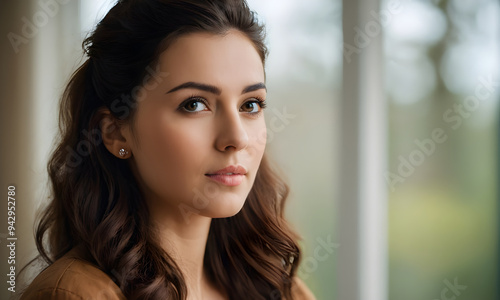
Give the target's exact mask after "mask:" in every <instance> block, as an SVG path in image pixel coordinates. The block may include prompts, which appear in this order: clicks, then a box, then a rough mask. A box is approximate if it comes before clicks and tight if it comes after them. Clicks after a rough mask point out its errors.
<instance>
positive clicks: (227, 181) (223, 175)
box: [205, 165, 247, 186]
mask: <svg viewBox="0 0 500 300" xmlns="http://www.w3.org/2000/svg"><path fill="white" fill-rule="evenodd" d="M246 173H247V170H246V169H245V167H243V166H241V165H237V166H228V167H226V168H224V169H220V170H218V171H214V172H210V173H208V174H205V176H207V177H208V178H210V179H212V180H214V181H217V182H219V183H222V184H224V185H227V186H237V185H240V184H241V183H242V182H243V179H244V178H245V174H246Z"/></svg>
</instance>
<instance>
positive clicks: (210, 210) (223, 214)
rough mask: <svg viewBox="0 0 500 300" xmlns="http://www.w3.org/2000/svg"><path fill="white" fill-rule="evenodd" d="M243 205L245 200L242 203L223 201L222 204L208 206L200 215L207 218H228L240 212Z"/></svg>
mask: <svg viewBox="0 0 500 300" xmlns="http://www.w3.org/2000/svg"><path fill="white" fill-rule="evenodd" d="M244 204H245V200H243V201H241V200H240V201H236V200H232V201H223V203H214V205H210V206H209V207H207V208H206V209H205V210H203V211H202V212H201V214H202V215H204V216H206V217H209V218H213V219H216V218H229V217H232V216H234V215H236V214H237V213H239V212H240V211H241V209H242V208H243V205H244Z"/></svg>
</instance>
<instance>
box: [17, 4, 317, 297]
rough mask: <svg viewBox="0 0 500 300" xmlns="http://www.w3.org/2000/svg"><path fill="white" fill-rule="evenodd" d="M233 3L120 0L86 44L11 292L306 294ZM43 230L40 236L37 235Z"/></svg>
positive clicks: (251, 40) (260, 79) (261, 98)
mask: <svg viewBox="0 0 500 300" xmlns="http://www.w3.org/2000/svg"><path fill="white" fill-rule="evenodd" d="M263 35H264V31H263V27H262V26H261V25H259V24H258V23H257V21H256V19H255V17H254V14H253V13H252V12H251V11H250V10H249V9H248V7H247V4H246V3H245V2H244V0H224V1H221V0H209V1H207V0H182V1H181V0H122V1H119V2H118V3H117V4H116V5H115V6H114V7H113V8H112V9H111V10H110V11H109V13H108V14H107V15H106V16H105V17H104V19H103V20H102V21H101V22H100V23H99V24H98V26H97V28H96V29H95V31H94V32H93V34H92V35H91V36H90V37H89V38H88V39H87V40H86V41H85V42H84V47H85V49H86V53H87V55H88V57H89V58H88V60H86V61H85V62H84V63H83V65H82V66H81V67H80V68H79V69H78V70H77V71H76V72H75V73H74V75H73V77H72V79H71V80H70V82H69V84H68V86H67V89H66V91H65V94H64V95H63V99H62V102H61V108H60V129H61V141H60V143H59V144H58V146H57V148H56V149H55V151H54V153H53V155H52V157H51V160H50V162H49V165H48V170H49V175H50V179H51V183H52V190H53V199H52V202H51V203H50V205H49V206H48V208H47V209H46V210H45V211H44V214H43V216H42V218H41V220H40V222H39V224H38V227H37V232H36V243H37V247H38V249H39V252H40V255H41V257H42V258H44V259H45V261H47V262H48V263H49V267H48V268H46V269H45V270H44V271H43V272H42V273H41V274H39V275H38V277H37V278H36V279H35V280H34V281H33V282H32V283H31V285H30V286H29V287H28V289H27V290H26V291H25V293H24V294H23V297H22V299H252V300H253V299H313V296H312V294H311V292H310V291H309V290H308V289H307V288H306V287H305V286H304V284H303V283H302V282H301V281H300V280H298V279H297V278H296V276H295V273H296V269H297V266H298V262H299V259H300V251H299V248H298V245H297V242H296V236H295V234H294V233H293V232H292V231H291V230H290V228H289V226H288V225H287V223H286V222H285V220H284V218H283V208H284V203H285V199H286V196H287V193H288V188H287V186H286V185H285V184H284V183H283V182H282V181H281V180H280V178H279V177H278V176H277V175H276V174H275V173H274V172H273V171H272V169H271V168H270V165H269V163H268V161H267V160H266V158H265V155H264V150H265V144H266V126H265V122H264V115H263V109H264V108H265V98H266V86H265V73H264V62H265V58H266V54H267V51H266V47H265V45H264V43H263V38H264V37H263ZM45 235H48V245H45V244H44V243H43V240H44V236H45Z"/></svg>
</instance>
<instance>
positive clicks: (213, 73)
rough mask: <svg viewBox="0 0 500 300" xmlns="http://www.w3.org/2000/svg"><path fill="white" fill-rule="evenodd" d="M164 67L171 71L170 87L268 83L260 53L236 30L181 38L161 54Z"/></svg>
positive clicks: (193, 34) (166, 70)
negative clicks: (200, 83)
mask: <svg viewBox="0 0 500 300" xmlns="http://www.w3.org/2000/svg"><path fill="white" fill-rule="evenodd" d="M160 68H161V69H162V71H164V72H168V74H169V77H168V78H169V81H170V83H169V85H170V84H171V85H174V84H178V83H182V82H185V81H199V82H203V83H207V84H214V85H218V86H221V87H223V88H224V87H226V88H229V87H234V88H238V89H239V88H241V86H243V85H245V86H246V85H248V83H254V82H264V68H263V65H262V61H261V58H260V55H259V53H258V52H257V50H256V48H255V46H254V44H253V43H252V41H251V40H250V39H249V38H248V37H247V36H245V35H244V34H243V33H241V32H239V31H236V30H230V31H228V32H227V34H225V35H215V34H210V33H190V34H187V35H184V36H181V37H180V38H178V39H177V40H176V41H174V42H173V43H172V44H171V45H170V46H169V47H168V48H167V49H166V50H165V51H164V52H163V53H162V54H161V55H160Z"/></svg>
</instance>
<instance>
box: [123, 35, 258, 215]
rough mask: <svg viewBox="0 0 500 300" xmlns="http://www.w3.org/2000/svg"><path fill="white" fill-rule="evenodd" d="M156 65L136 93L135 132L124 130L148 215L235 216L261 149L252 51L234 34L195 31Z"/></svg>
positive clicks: (255, 62) (255, 60) (255, 56)
mask: <svg viewBox="0 0 500 300" xmlns="http://www.w3.org/2000/svg"><path fill="white" fill-rule="evenodd" d="M158 68H159V69H157V70H156V71H157V72H158V73H157V75H158V74H160V75H161V76H155V77H154V78H155V79H152V80H150V83H149V84H148V85H144V86H143V87H142V90H141V92H140V93H139V95H141V97H140V98H139V99H138V103H137V111H136V115H135V120H134V125H133V126H134V129H133V130H132V131H131V130H130V127H125V128H124V130H122V134H123V135H124V136H126V139H127V143H128V145H129V147H130V150H131V153H132V156H131V160H130V163H131V166H132V168H133V170H134V173H135V175H136V177H137V178H138V180H139V182H140V185H141V188H142V190H143V191H144V194H145V196H146V200H147V202H148V205H149V209H150V211H151V212H152V213H153V214H158V216H160V217H166V216H167V215H168V216H170V217H174V218H178V219H182V220H184V221H186V222H188V223H189V222H190V220H191V217H192V216H193V214H197V215H202V216H207V217H212V218H219V217H229V216H232V215H234V214H236V213H237V212H238V211H239V210H240V209H241V207H242V206H243V204H244V202H245V199H246V197H247V195H248V193H249V191H250V189H251V187H252V185H253V183H254V179H255V175H256V173H257V170H258V168H259V164H260V162H261V159H262V156H263V153H264V149H265V144H266V126H265V122H264V114H263V111H262V107H261V104H260V101H263V100H264V99H265V98H266V89H265V85H264V69H263V66H262V62H261V59H260V56H259V54H258V52H257V50H256V49H255V48H254V46H253V44H252V42H251V41H250V40H249V39H248V38H247V37H246V36H244V35H243V34H242V33H240V32H238V31H235V30H231V31H229V32H228V34H227V35H224V36H220V35H213V34H209V33H192V34H188V35H185V36H183V37H180V38H179V39H177V40H176V41H175V42H174V43H172V44H171V45H170V46H169V47H168V49H167V50H166V51H164V52H163V53H162V54H161V56H160V60H159V66H158ZM264 105H265V104H264ZM132 132H133V134H132ZM134 138H135V139H134ZM233 167H236V168H233ZM225 168H228V169H225ZM231 168H233V169H231ZM224 169H225V170H224ZM219 170H222V171H219Z"/></svg>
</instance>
